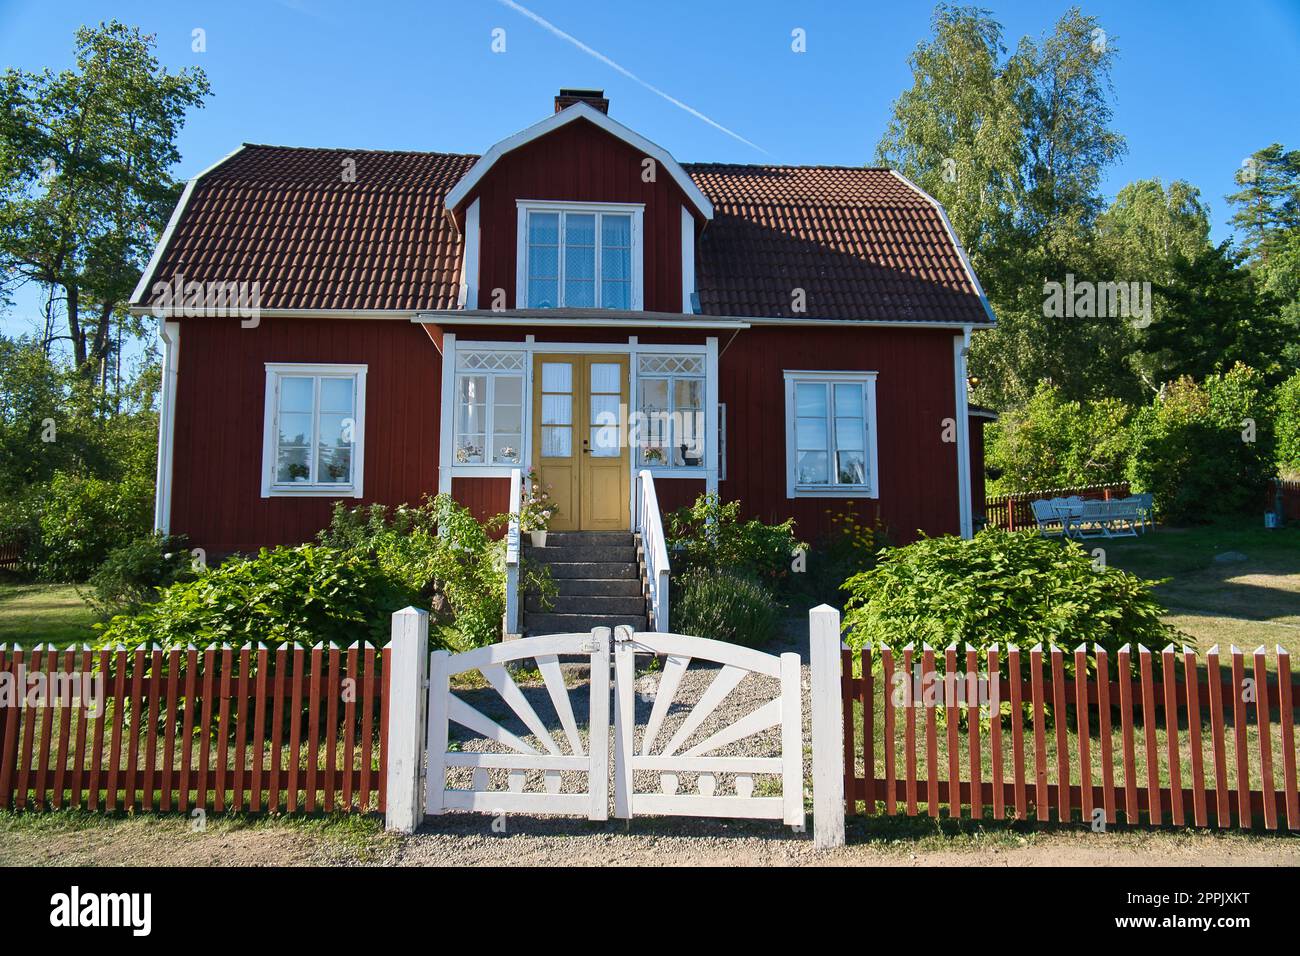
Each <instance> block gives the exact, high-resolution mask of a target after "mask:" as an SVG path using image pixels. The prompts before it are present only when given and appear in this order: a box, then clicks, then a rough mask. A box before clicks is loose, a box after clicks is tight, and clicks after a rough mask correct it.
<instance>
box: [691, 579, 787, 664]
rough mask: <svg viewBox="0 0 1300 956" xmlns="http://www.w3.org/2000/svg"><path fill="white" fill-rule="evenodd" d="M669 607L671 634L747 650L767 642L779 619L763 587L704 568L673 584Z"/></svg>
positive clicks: (777, 606)
mask: <svg viewBox="0 0 1300 956" xmlns="http://www.w3.org/2000/svg"><path fill="white" fill-rule="evenodd" d="M670 608H671V611H670V613H671V616H672V621H671V624H670V626H671V628H672V630H673V631H674V632H676V633H678V634H693V635H695V636H697V637H710V638H713V639H714V640H717V641H726V642H728V643H731V644H744V645H746V646H748V647H758V646H760V645H763V644H766V643H767V642H768V641H770V640H771V639H772V638H773V637H774V636H775V634H776V628H777V624H778V623H779V622H780V620H781V608H780V605H778V604H777V602H776V599H775V598H774V597H773V596H772V593H771V592H770V591H769V590H768V589H767V588H765V587H763V585H761V584H759V583H758V582H757V581H754V580H752V579H750V578H746V577H743V576H740V575H737V574H733V573H731V572H729V571H716V570H714V571H711V570H708V569H705V568H700V569H697V570H694V571H690V572H687V573H686V574H684V575H682V576H681V577H680V578H678V579H677V580H676V581H675V582H674V584H673V592H672V602H671V605H670Z"/></svg>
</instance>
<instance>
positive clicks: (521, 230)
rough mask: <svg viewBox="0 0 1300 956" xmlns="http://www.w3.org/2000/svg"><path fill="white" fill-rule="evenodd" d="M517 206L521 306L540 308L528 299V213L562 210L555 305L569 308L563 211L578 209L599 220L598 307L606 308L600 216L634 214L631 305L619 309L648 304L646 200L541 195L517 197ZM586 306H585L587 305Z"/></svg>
mask: <svg viewBox="0 0 1300 956" xmlns="http://www.w3.org/2000/svg"><path fill="white" fill-rule="evenodd" d="M515 203H516V206H517V208H518V216H519V222H518V228H517V230H516V241H517V250H516V252H517V254H516V257H515V262H516V266H515V302H516V304H517V307H518V308H521V309H529V308H537V306H533V305H532V304H531V303H530V302H529V301H528V214H529V213H530V212H557V213H560V214H561V215H560V246H559V255H560V263H559V274H558V278H557V282H556V293H555V294H556V298H557V299H558V300H560V303H559V304H557V305H556V306H555V308H556V309H565V308H569V306H566V305H564V304H563V299H564V266H565V263H564V214H565V213H579V214H582V215H590V214H595V215H596V216H597V221H596V273H595V274H596V308H605V306H603V305H601V304H600V293H601V269H600V266H601V263H600V257H601V228H600V219H599V216H600V214H601V213H614V214H617V215H631V217H632V249H631V253H630V255H631V258H632V277H631V278H632V283H631V291H630V294H629V302H628V308H627V309H626V310H623V309H619V310H618V311H620V312H622V311H628V312H639V311H641V310H642V309H644V308H645V295H644V284H645V283H644V267H645V251H644V250H645V244H644V242H643V236H644V223H645V204H644V203H608V202H553V201H550V200H541V199H518V200H516V201H515ZM584 308H586V306H584Z"/></svg>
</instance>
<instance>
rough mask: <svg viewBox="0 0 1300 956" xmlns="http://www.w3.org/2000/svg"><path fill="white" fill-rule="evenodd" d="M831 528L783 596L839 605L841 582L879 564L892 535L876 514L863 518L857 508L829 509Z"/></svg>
mask: <svg viewBox="0 0 1300 956" xmlns="http://www.w3.org/2000/svg"><path fill="white" fill-rule="evenodd" d="M826 514H827V515H828V516H829V518H828V527H827V530H826V532H825V533H824V534H822V535H820V536H819V537H818V538H817V540H816V541H815V542H814V543H813V546H812V547H811V548H810V549H809V550H808V556H807V567H806V568H805V569H804V571H803V573H802V574H793V575H791V576H790V579H789V588H788V589H787V592H786V594H785V595H783V597H785V598H786V599H787V601H788V600H791V599H792V598H793V599H797V600H798V601H800V602H802V603H807V604H808V605H809V606H812V605H816V604H839V603H841V602H842V601H843V599H844V592H843V591H842V590H841V589H840V585H841V584H843V582H844V581H845V580H846V579H847V578H850V577H852V576H853V575H855V574H860V573H861V572H863V571H866V570H869V569H870V568H873V567H875V566H876V561H877V560H878V554H879V552H880V550H881V549H882V548H886V547H888V546H889V535H888V532H887V531H886V529H885V526H884V524H883V523H882V522H881V521H880V518H879V517H876V518H875V520H873V521H868V520H866V519H864V518H862V517H861V516H860V515H859V514H858V512H857V511H855V510H854V509H853V508H851V507H850V508H845V509H844V510H842V511H836V510H834V509H830V508H828V509H826Z"/></svg>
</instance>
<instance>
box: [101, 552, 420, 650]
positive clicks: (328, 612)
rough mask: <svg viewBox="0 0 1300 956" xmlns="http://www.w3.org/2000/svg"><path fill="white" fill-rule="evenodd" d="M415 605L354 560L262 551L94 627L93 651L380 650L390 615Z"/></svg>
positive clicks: (350, 555) (347, 555)
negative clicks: (259, 646) (333, 646)
mask: <svg viewBox="0 0 1300 956" xmlns="http://www.w3.org/2000/svg"><path fill="white" fill-rule="evenodd" d="M413 598H414V595H412V594H411V593H410V592H409V591H408V590H407V589H406V588H404V587H402V586H401V585H400V584H398V583H396V582H394V581H393V580H392V579H391V578H389V577H388V576H387V575H386V574H385V573H384V572H383V570H382V569H380V568H379V567H377V566H376V565H375V564H374V563H373V562H372V561H369V560H367V559H366V558H365V557H363V556H362V555H360V554H357V553H355V552H350V551H342V550H339V549H337V548H329V547H322V546H320V545H310V544H305V545H300V546H298V547H295V548H289V547H280V548H263V549H262V550H261V551H260V552H259V553H258V554H257V556H256V557H253V558H233V559H231V560H228V561H227V562H226V563H225V564H223V565H221V566H220V567H218V568H214V569H211V570H208V571H205V572H203V573H201V574H199V575H198V577H196V578H195V579H194V580H192V581H182V582H179V583H177V584H173V585H171V586H170V587H168V588H165V589H164V590H163V591H162V593H161V594H160V595H159V599H158V601H157V602H156V603H153V604H149V605H146V606H145V607H144V608H142V609H141V610H140V611H139V612H138V613H137V614H134V615H118V616H117V617H114V618H113V619H112V620H111V621H109V622H108V624H106V625H98V627H99V628H100V640H99V642H98V643H99V645H100V646H101V647H108V646H114V645H117V644H123V645H125V646H127V647H129V648H134V647H147V646H149V645H150V644H152V643H154V642H155V641H156V642H157V643H159V644H164V645H168V644H179V645H185V644H194V645H196V646H198V647H207V646H208V645H210V644H223V643H229V644H231V645H233V646H236V647H240V646H243V645H245V644H252V643H256V642H259V641H262V642H266V643H268V644H272V645H276V644H280V643H283V642H288V643H291V644H299V645H303V646H311V645H314V644H317V643H319V642H325V643H329V642H331V641H333V642H335V643H337V644H340V645H348V644H351V643H353V642H355V641H358V640H361V641H370V642H372V643H375V644H386V643H387V642H388V638H389V634H390V627H391V623H390V618H391V615H392V613H393V612H394V611H397V610H400V609H401V608H403V607H406V606H407V605H408V604H411V603H412V601H413Z"/></svg>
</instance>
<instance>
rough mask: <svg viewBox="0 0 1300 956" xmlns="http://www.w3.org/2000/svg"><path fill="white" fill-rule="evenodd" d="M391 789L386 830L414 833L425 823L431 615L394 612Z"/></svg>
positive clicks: (414, 611) (390, 683) (390, 689)
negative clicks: (424, 775) (427, 689)
mask: <svg viewBox="0 0 1300 956" xmlns="http://www.w3.org/2000/svg"><path fill="white" fill-rule="evenodd" d="M389 648H390V650H389V657H388V666H389V680H388V694H389V697H388V740H387V742H386V743H387V747H388V791H387V803H386V805H385V810H384V829H385V830H395V831H396V832H398V833H413V832H415V828H416V827H418V826H419V825H420V823H421V822H422V821H423V819H424V800H423V799H422V797H423V794H422V792H421V791H422V790H423V786H422V784H423V782H424V781H423V767H424V735H425V730H426V728H425V722H424V717H425V706H426V701H427V693H426V690H425V685H426V679H425V678H426V675H427V673H428V667H429V613H428V612H427V611H421V610H420V609H418V608H414V607H407V608H403V609H402V610H400V611H395V612H393V637H392V642H391V643H390V644H389Z"/></svg>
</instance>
